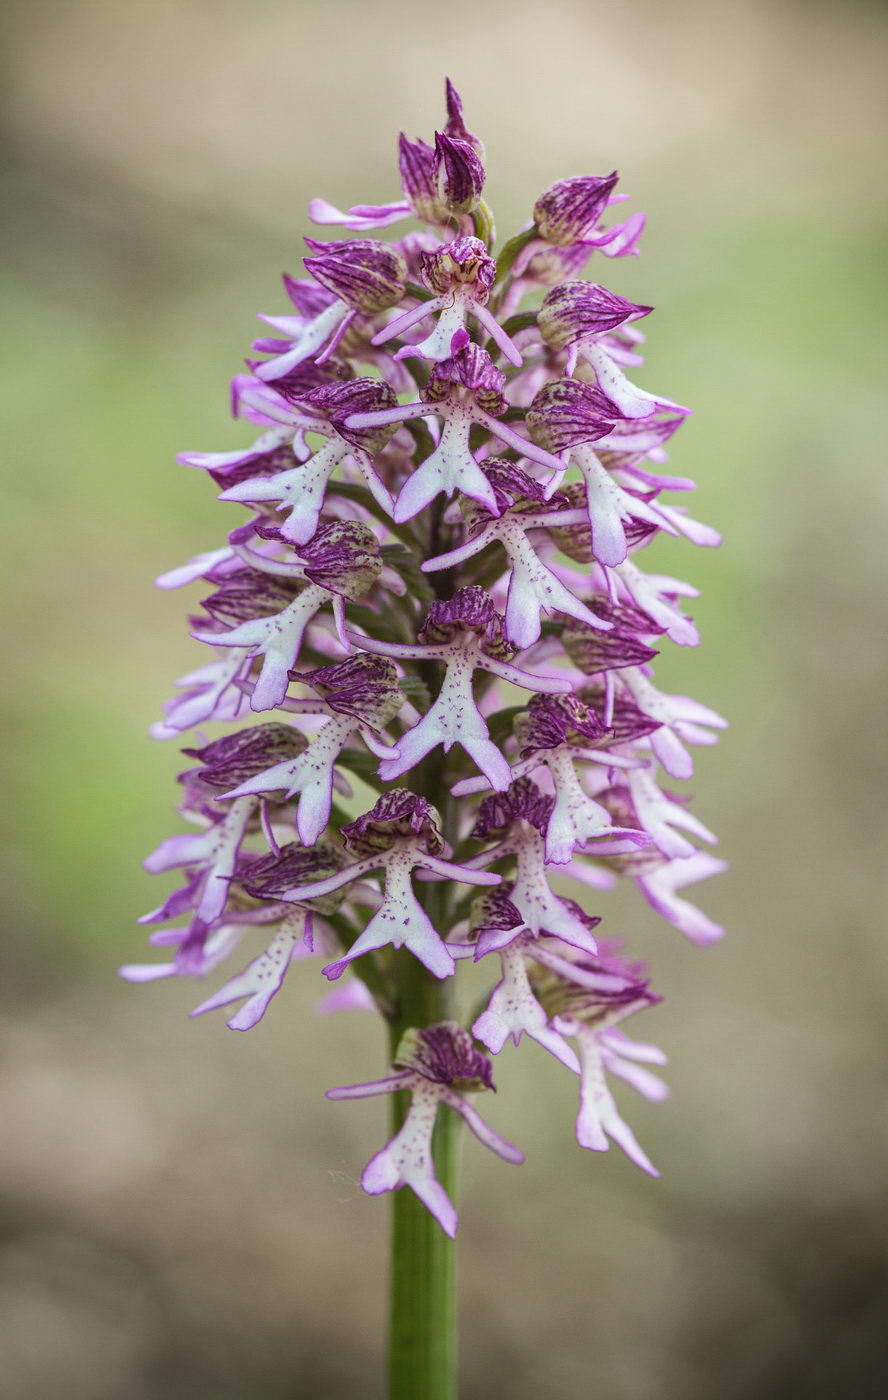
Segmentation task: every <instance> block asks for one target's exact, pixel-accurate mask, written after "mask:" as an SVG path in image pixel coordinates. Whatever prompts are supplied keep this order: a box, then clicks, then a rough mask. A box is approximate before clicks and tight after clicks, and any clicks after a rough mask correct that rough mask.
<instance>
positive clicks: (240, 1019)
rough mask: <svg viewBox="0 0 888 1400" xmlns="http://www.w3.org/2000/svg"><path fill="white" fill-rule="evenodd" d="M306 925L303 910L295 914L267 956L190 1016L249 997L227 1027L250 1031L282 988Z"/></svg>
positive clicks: (281, 931) (235, 977)
mask: <svg viewBox="0 0 888 1400" xmlns="http://www.w3.org/2000/svg"><path fill="white" fill-rule="evenodd" d="M304 923H305V916H304V915H303V914H302V911H301V910H298V911H295V914H294V915H291V917H290V919H289V920H288V924H289V925H290V927H287V928H281V929H280V930H279V931H278V932H277V933H276V934H275V936H274V938H273V939H272V941H271V943H270V944H269V945H268V947H267V948H266V950H265V952H264V953H260V954H259V956H258V957H257V958H254V959H253V961H252V962H251V963H250V964H249V965H248V966H247V967H245V968H244V970H243V972H239V973H238V974H237V975H236V976H234V977H232V978H230V979H229V981H228V982H226V983H225V985H224V987H220V988H219V990H218V991H217V992H214V993H213V995H212V996H211V997H207V999H206V1001H203V1002H201V1004H200V1006H197V1007H195V1009H194V1010H193V1011H192V1012H191V1015H192V1016H201V1015H203V1013H204V1012H206V1011H215V1010H216V1009H217V1008H218V1007H220V1006H228V1005H229V1004H230V1003H231V1002H233V1001H239V1000H240V999H242V998H244V997H246V998H247V1001H246V1002H245V1004H244V1005H243V1006H242V1007H240V1008H239V1010H238V1011H236V1012H235V1014H234V1015H233V1016H232V1018H231V1020H230V1021H229V1022H228V1026H229V1028H230V1029H231V1030H234V1031H248V1030H251V1029H252V1027H253V1026H255V1025H257V1024H258V1023H259V1021H261V1020H262V1017H263V1016H264V1015H265V1013H266V1011H267V1010H268V1007H269V1004H270V1002H271V999H272V997H274V996H276V995H277V993H278V992H279V991H280V989H281V987H282V986H283V982H284V978H285V977H286V975H287V969H288V968H289V966H290V963H291V961H292V959H293V955H294V953H295V952H296V948H297V943H298V941H299V939H300V938H301V937H302V932H303V927H304Z"/></svg>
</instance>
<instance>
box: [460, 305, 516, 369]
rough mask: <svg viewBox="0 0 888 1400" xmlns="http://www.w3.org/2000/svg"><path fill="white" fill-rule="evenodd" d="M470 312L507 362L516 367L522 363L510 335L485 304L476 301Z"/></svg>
mask: <svg viewBox="0 0 888 1400" xmlns="http://www.w3.org/2000/svg"><path fill="white" fill-rule="evenodd" d="M472 312H473V314H474V316H475V318H476V319H477V320H478V321H480V322H481V324H482V326H483V327H484V329H485V330H486V332H487V334H488V335H489V336H490V338H491V340H492V341H494V342H495V344H496V345H498V346H499V348H500V350H502V352H503V354H504V355H505V357H506V359H507V360H508V361H509V363H510V364H513V365H515V367H516V368H518V367H520V366H521V365H522V364H523V363H524V359H523V357H522V354H521V351H520V350H519V349H518V346H517V345H516V344H515V342H514V340H513V339H512V337H511V336H510V335H507V334H506V332H505V331H504V330H503V328H502V326H501V325H500V323H499V321H498V320H497V319H496V317H495V316H493V315H492V314H491V313H490V312H489V311H488V309H487V307H486V306H481V305H480V303H479V302H477V301H476V302H475V304H474V306H473V307H472Z"/></svg>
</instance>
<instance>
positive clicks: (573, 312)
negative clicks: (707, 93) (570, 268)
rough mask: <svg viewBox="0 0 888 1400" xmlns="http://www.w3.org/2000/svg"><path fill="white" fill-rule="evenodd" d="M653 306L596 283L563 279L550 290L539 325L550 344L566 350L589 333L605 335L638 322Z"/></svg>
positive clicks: (538, 318)
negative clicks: (642, 304) (644, 304)
mask: <svg viewBox="0 0 888 1400" xmlns="http://www.w3.org/2000/svg"><path fill="white" fill-rule="evenodd" d="M653 309H654V308H653V307H652V306H637V305H636V304H635V302H634V301H628V300H627V299H626V297H621V296H618V295H617V293H616V292H609V291H608V290H607V288H606V287H600V286H598V284H597V283H596V282H563V283H562V284H561V286H560V287H553V288H552V290H551V291H550V292H547V294H546V297H545V300H544V301H543V304H542V306H541V307H540V310H539V313H538V315H537V325H538V326H539V328H540V331H541V333H542V336H543V339H544V340H545V342H546V344H547V345H550V346H551V347H552V349H553V350H564V349H565V348H566V347H567V346H568V345H574V344H575V343H576V342H577V341H578V340H582V339H583V338H584V337H585V336H594V335H605V334H606V333H607V332H608V331H613V330H616V328H617V326H622V325H624V324H625V323H626V322H627V321H637V320H639V319H640V317H642V316H647V315H649V313H650V312H651V311H653Z"/></svg>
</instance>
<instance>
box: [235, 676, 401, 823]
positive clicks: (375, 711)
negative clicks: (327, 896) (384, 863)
mask: <svg viewBox="0 0 888 1400" xmlns="http://www.w3.org/2000/svg"><path fill="white" fill-rule="evenodd" d="M293 674H294V673H292V672H291V675H293ZM295 679H297V680H301V681H304V682H305V684H306V685H309V686H311V687H312V689H314V690H316V691H317V692H318V694H319V695H320V696H321V697H322V698H321V699H320V700H319V701H318V702H317V703H315V702H311V701H307V702H303V703H302V704H301V705H300V706H299V713H302V714H306V713H316V714H322V715H328V716H329V719H328V720H327V723H326V724H324V725H323V726H322V728H320V729H319V730H318V731H317V732H316V733H315V734H314V735H312V738H311V740H310V741H309V742H308V744H307V745H306V744H305V741H304V740H303V745H304V747H303V748H302V749H301V751H299V752H298V753H297V754H296V755H295V756H293V757H287V758H284V759H281V760H280V761H279V762H277V763H274V764H272V765H271V766H270V767H268V768H265V769H263V770H262V771H261V772H258V773H253V774H251V775H250V776H249V777H247V778H246V779H245V780H244V781H242V782H240V783H239V784H238V786H236V787H233V788H232V790H231V791H230V792H228V793H226V794H225V796H226V797H229V798H235V797H243V796H245V795H247V794H250V793H263V792H274V791H277V790H283V792H284V794H285V796H286V797H288V798H289V797H292V796H294V794H295V793H299V805H298V806H297V808H296V830H297V831H298V833H299V839H300V841H301V842H302V843H303V845H305V846H313V845H314V843H315V842H316V841H317V839H318V837H319V836H320V835H321V833H322V832H323V831H325V830H326V827H327V823H328V821H329V820H330V808H331V805H332V801H333V780H334V772H335V765H336V761H337V759H338V758H339V756H340V754H341V752H342V750H343V748H344V747H345V744H346V743H347V741H348V740H349V738H350V737H351V735H352V734H353V733H354V732H355V731H356V730H357V731H358V732H359V733H361V734H362V735H363V737H364V739H365V741H366V743H367V745H368V747H369V748H370V749H371V750H372V752H374V753H376V754H377V755H378V754H380V753H381V754H389V753H390V752H391V749H390V748H388V747H386V745H384V744H382V743H380V742H379V741H378V740H377V739H376V731H378V730H380V729H382V728H384V727H385V725H386V724H388V722H389V720H391V719H393V718H394V716H395V715H396V714H397V713H398V710H399V709H400V708H401V706H402V704H403V703H404V696H403V694H402V692H401V691H400V690H399V689H398V680H397V674H396V672H395V668H394V666H393V665H392V663H391V662H390V661H386V660H384V659H382V658H381V657H375V656H352V657H349V658H348V659H347V660H345V661H340V662H338V663H336V664H335V665H333V666H323V667H321V668H320V669H319V670H317V671H314V672H310V673H308V674H306V675H303V674H301V673H296V674H295ZM296 703H297V704H298V703H299V702H296ZM300 737H301V736H300Z"/></svg>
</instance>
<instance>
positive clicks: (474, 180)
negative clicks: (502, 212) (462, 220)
mask: <svg viewBox="0 0 888 1400" xmlns="http://www.w3.org/2000/svg"><path fill="white" fill-rule="evenodd" d="M435 157H436V160H437V182H438V193H439V195H440V197H441V199H442V200H443V201H444V203H445V205H446V207H447V209H448V211H449V212H450V213H451V214H471V212H472V210H473V209H475V208H476V207H477V204H478V201H479V200H480V198H481V191H482V190H483V189H484V166H483V165H482V164H481V160H480V158H479V156H478V153H477V152H476V151H475V150H474V148H473V147H472V146H470V145H469V143H468V142H467V141H454V140H453V139H452V138H451V137H450V136H443V135H442V134H441V132H440V131H436V132H435Z"/></svg>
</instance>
